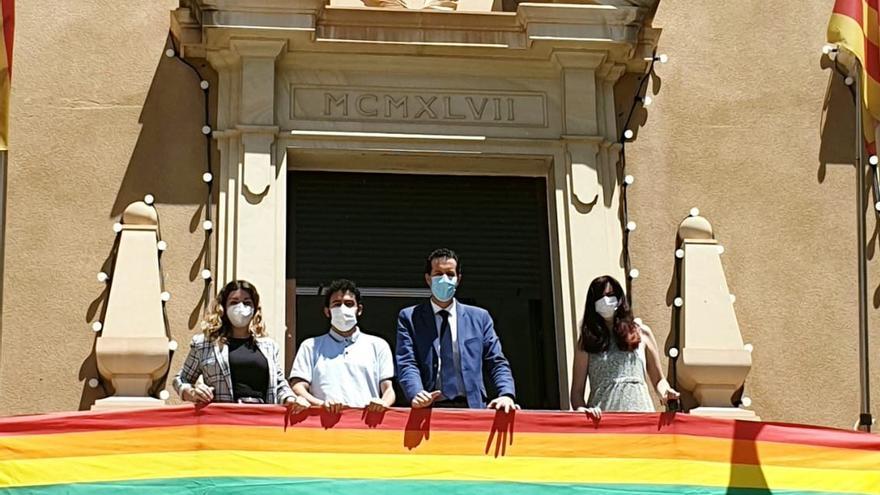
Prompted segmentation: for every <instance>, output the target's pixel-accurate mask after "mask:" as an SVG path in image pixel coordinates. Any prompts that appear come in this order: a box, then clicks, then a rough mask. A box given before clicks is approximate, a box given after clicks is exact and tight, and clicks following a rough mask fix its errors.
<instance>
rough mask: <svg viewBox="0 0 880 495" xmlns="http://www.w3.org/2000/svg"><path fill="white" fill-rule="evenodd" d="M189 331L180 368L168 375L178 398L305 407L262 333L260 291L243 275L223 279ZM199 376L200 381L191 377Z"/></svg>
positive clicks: (272, 345) (269, 339) (275, 350)
mask: <svg viewBox="0 0 880 495" xmlns="http://www.w3.org/2000/svg"><path fill="white" fill-rule="evenodd" d="M201 328H202V333H200V334H197V335H195V336H193V339H192V343H191V344H190V350H189V354H188V355H187V357H186V361H185V362H184V363H183V368H182V369H181V370H180V372H179V373H178V374H177V376H176V377H175V378H174V390H176V391H177V393H178V394H179V395H180V398H181V399H183V400H186V401H190V402H195V403H197V404H207V403H210V402H244V403H257V404H264V403H265V404H276V403H277V404H284V405H286V406H288V407H291V408H294V409H297V410H299V409H303V408H305V407H308V402H305V401H304V400H303V399H300V400H297V397H296V396H295V395H294V393H293V391H292V390H291V389H290V385H289V384H288V383H287V380H285V379H284V367H283V365H282V364H281V361H280V359H279V352H278V346H277V345H276V344H275V342H274V341H273V340H272V339H271V338H269V337H268V336H267V335H266V325H265V324H264V323H263V315H262V311H261V309H260V295H259V293H258V292H257V289H256V288H255V287H254V286H253V285H252V284H250V283H249V282H247V281H244V280H235V281H233V282H229V283H228V284H226V286H225V287H223V289H222V290H221V291H220V293H219V294H218V295H217V299H216V300H215V301H214V304H213V306H212V310H211V312H210V313H209V314H208V315H206V316H205V319H204V320H203V321H202V323H201ZM199 376H201V377H202V382H203V383H202V382H198V383H197V380H198V378H199Z"/></svg>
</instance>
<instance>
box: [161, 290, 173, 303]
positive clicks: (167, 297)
mask: <svg viewBox="0 0 880 495" xmlns="http://www.w3.org/2000/svg"><path fill="white" fill-rule="evenodd" d="M159 299H162V300H163V301H165V302H168V301H170V300H171V293H170V292H168V291H167V290H166V291H162V293H161V294H159Z"/></svg>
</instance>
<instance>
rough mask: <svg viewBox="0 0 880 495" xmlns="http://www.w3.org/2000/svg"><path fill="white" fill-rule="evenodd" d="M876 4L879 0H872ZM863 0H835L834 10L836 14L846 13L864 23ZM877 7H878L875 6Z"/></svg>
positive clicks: (860, 23)
mask: <svg viewBox="0 0 880 495" xmlns="http://www.w3.org/2000/svg"><path fill="white" fill-rule="evenodd" d="M872 1H873V2H874V3H875V4H876V3H877V0H872ZM863 5H864V4H863V0H837V1H836V2H834V10H833V12H834V13H835V14H841V15H845V16H847V17H852V18H853V19H855V20H856V22H858V23H859V25H860V26H861V25H863V24H862V19H863V18H864V16H863V14H864V12H863V10H862V9H863ZM875 8H876V7H875Z"/></svg>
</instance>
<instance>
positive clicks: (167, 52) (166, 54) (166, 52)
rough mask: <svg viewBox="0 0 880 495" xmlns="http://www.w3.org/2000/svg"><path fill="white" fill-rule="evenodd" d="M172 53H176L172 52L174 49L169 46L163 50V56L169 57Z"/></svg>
mask: <svg viewBox="0 0 880 495" xmlns="http://www.w3.org/2000/svg"><path fill="white" fill-rule="evenodd" d="M174 55H176V54H175V53H174V49H173V48H169V49H167V50H165V56H166V57H168V58H171V57H173V56H174Z"/></svg>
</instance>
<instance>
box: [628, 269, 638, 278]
mask: <svg viewBox="0 0 880 495" xmlns="http://www.w3.org/2000/svg"><path fill="white" fill-rule="evenodd" d="M629 278H632V279H636V278H639V270H638V269H636V268H633V269H632V270H630V271H629Z"/></svg>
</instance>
